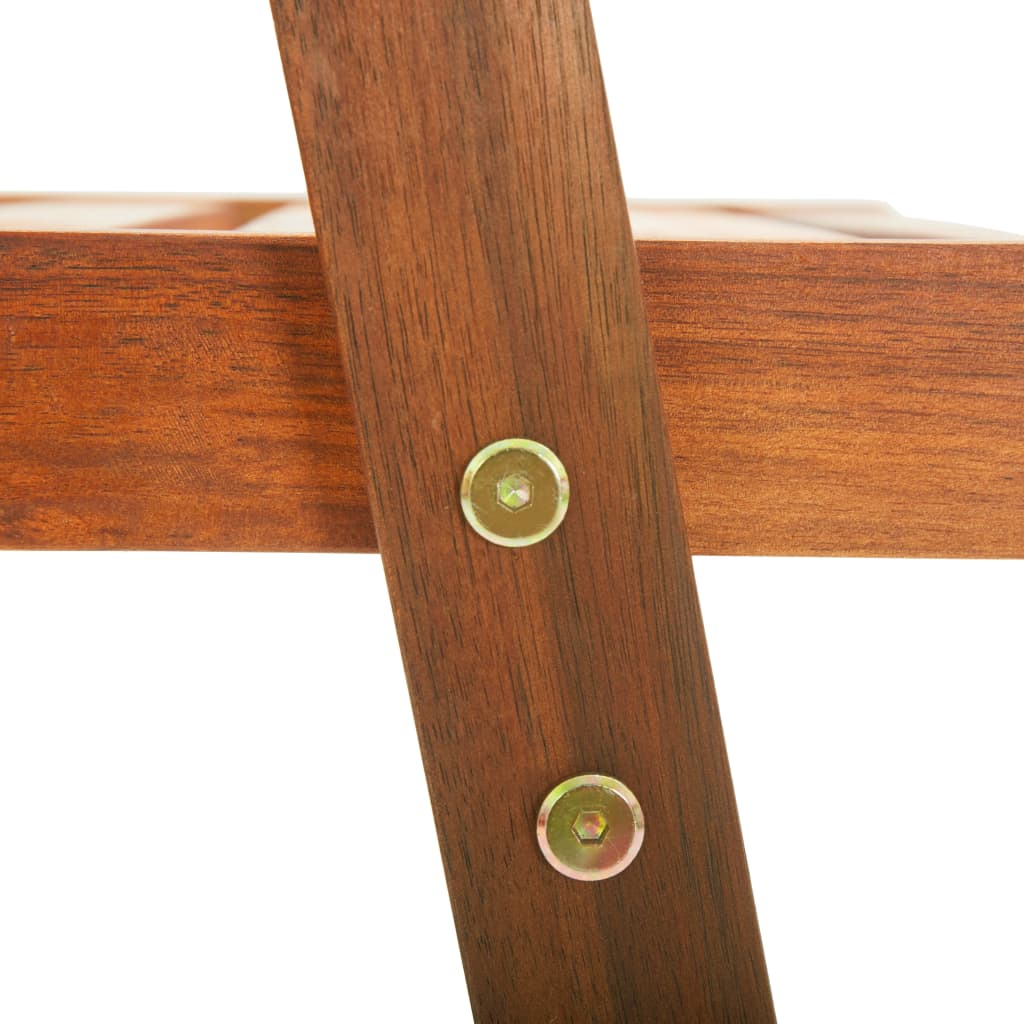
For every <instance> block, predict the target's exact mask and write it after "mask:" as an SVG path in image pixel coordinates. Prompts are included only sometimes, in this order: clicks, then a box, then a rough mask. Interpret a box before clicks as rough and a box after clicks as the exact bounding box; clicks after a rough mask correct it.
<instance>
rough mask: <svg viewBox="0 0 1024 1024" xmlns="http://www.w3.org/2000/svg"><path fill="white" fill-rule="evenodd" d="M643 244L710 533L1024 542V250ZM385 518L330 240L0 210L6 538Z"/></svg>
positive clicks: (66, 540)
mask: <svg viewBox="0 0 1024 1024" xmlns="http://www.w3.org/2000/svg"><path fill="white" fill-rule="evenodd" d="M638 253H639V257H640V266H641V271H642V274H643V280H644V289H645V298H646V302H647V309H648V314H649V317H650V321H651V331H652V335H653V337H654V340H655V342H656V346H657V349H656V356H657V366H658V372H659V384H660V387H661V391H662V394H663V396H664V400H665V404H666V407H667V411H668V416H669V430H670V436H671V440H672V447H673V451H674V454H675V465H676V471H677V476H678V480H679V487H680V490H681V493H682V496H683V500H684V503H685V508H686V510H687V523H688V526H689V530H690V537H691V543H692V546H693V550H694V551H695V552H697V553H699V554H779V555H794V554H795V555H843V554H854V555H879V556H900V555H915V556H927V557H975V558H1021V557H1024V476H1022V473H1021V469H1020V467H1021V466H1022V465H1024V402H1021V401H1019V397H1018V396H1019V394H1020V387H1021V381H1024V294H1022V287H1021V282H1022V281H1024V247H1021V246H1019V245H1013V244H1010V245H988V244H974V243H968V244H957V243H949V244H942V245H936V244H928V243H886V244H881V245H868V244H864V243H853V244H811V243H801V244H783V243H772V244H749V243H735V242H732V243H685V244H682V243H661V244H650V243H643V242H641V243H640V244H639V245H638ZM687 410H690V411H689V412H687ZM375 543H376V542H375V538H374V532H373V527H372V524H371V521H370V514H369V509H368V505H367V497H366V485H365V479H364V476H363V470H362V464H361V461H360V458H359V454H358V449H357V446H356V441H355V431H354V425H353V421H352V413H351V407H350V403H349V397H348V389H347V385H346V384H345V375H344V372H343V370H342V369H341V367H340V359H339V356H338V354H337V352H336V343H335V340H334V328H333V318H332V316H331V313H330V310H329V307H328V304H327V300H326V296H325V294H324V286H323V277H322V272H321V270H320V268H319V265H318V262H317V253H316V248H315V244H314V242H313V240H312V239H308V238H307V239H287V238H280V239H272V238H258V237H254V238H244V237H238V236H236V235H221V236H210V237H206V236H202V235H196V236H186V235H117V234H115V235H104V234H95V235H60V234H38V235H27V234H2V233H0V546H3V547H8V548H11V547H14V548H19V547H21V548H157V549H160V548H185V549H198V550H204V549H214V550H268V551H278V550H283V551H368V550H374V549H375Z"/></svg>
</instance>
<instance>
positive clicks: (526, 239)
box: [274, 0, 774, 1022]
mask: <svg viewBox="0 0 1024 1024" xmlns="http://www.w3.org/2000/svg"><path fill="white" fill-rule="evenodd" d="M274 12H275V18H276V21H277V28H278V35H279V40H280V43H281V49H282V55H283V58H284V65H285V72H286V77H287V79H288V83H289V92H290V95H291V99H292V104H293V109H294V113H295V119H296V123H297V126H298V131H299V138H300V144H301V148H302V150H303V157H304V162H305V166H306V170H307V177H308V182H309V186H310V194H311V200H312V206H313V213H314V218H315V220H316V222H317V228H318V235H319V238H320V243H321V252H322V255H323V259H324V262H325V267H326V268H327V271H326V279H327V289H328V294H329V296H330V298H331V301H332V305H333V306H334V308H335V309H336V310H337V312H338V321H339V323H338V326H339V328H340V335H341V338H342V347H343V350H344V352H345V354H346V356H347V359H348V369H349V376H350V380H351V383H352V393H353V397H354V408H355V410H356V416H357V422H358V426H359V432H360V435H361V438H362V442H363V450H364V453H365V455H366V457H367V464H368V466H369V469H370V472H369V483H370V489H369V490H370V504H371V508H372V510H373V515H374V520H375V522H376V527H377V534H378V538H379V541H380V547H381V553H382V556H383V559H384V565H385V569H386V572H387V575H388V581H389V587H390V591H391V595H392V601H393V606H394V611H395V618H396V624H397V628H398V635H399V638H400V641H401V644H402V649H403V655H404V659H405V665H406V671H407V675H408V679H409V687H410V693H411V696H412V701H413V706H414V710H415V713H416V718H417V724H418V729H419V735H420V741H421V746H422V750H423V757H424V764H425V768H426V774H427V779H428V783H429V786H430V791H431V796H432V800H433V804H434V810H435V816H436V821H437V826H438V833H439V837H440V842H441V848H442V853H443V858H444V863H445V867H446V871H447V876H448V883H449V891H450V896H451V901H452V907H453V911H454V915H455V921H456V926H457V930H458V933H459V938H460V943H461V948H462V954H463V960H464V963H465V968H466V975H467V981H468V985H469V991H470V998H471V1002H472V1004H473V1008H474V1012H475V1014H476V1017H477V1019H479V1020H481V1021H530V1022H538V1021H545V1022H547V1021H559V1022H568V1021H637V1022H640V1021H643V1022H655V1021H674V1022H681V1021H703V1022H707V1021H726V1020H728V1021H751V1022H754V1021H756V1022H763V1021H771V1020H773V1019H774V1016H773V1012H772V1007H771V998H770V994H769V989H768V980H767V974H766V971H765V966H764V959H763V955H762V951H761V944H760V938H759V934H758V928H757V921H756V917H755V913H754V904H753V898H752V895H751V891H750V883H749V878H748V874H747V868H746V863H745V859H744V854H743V845H742V840H741V837H740V829H739V822H738V819H737V815H736V809H735V804H734V800H733V796H732V789H731V782H730V778H729V769H728V764H727V762H726V757H725V749H724V743H723V739H722V733H721V726H720V723H719V718H718V711H717V707H716V702H715V696H714V688H713V684H712V680H711V673H710V669H709V665H708V659H707V652H706V649H705V643H704V637H703V628H702V625H701V620H700V612H699V608H698V605H697V599H696V592H695V588H694V583H693V576H692V572H691V567H690V560H689V555H688V552H687V548H686V542H685V534H684V530H683V522H682V517H681V513H680V509H679V500H678V497H677V494H676V488H675V480H674V474H673V471H672V463H671V458H670V453H669V448H668V444H667V436H666V433H665V429H664V424H663V420H662V414H661V408H660V403H659V399H658V392H657V383H656V380H655V376H654V366H653V360H652V356H651V347H650V343H649V341H648V337H647V327H646V316H645V312H644V308H643V300H642V294H641V286H640V278H639V273H638V268H637V262H636V255H635V250H634V247H633V244H632V239H631V236H630V230H629V224H628V220H627V215H626V206H625V199H624V196H623V194H622V189H621V183H620V181H619V175H618V165H617V161H616V158H615V151H614V145H613V140H612V134H611V128H610V124H609V120H608V113H607V108H606V104H605V99H604V92H603V88H602V85H601V79H600V70H599V66H598V61H597V52H596V48H595V43H594V38H593V33H592V28H591V24H590V18H589V12H588V11H587V8H586V5H585V4H581V3H572V4H565V3H561V2H557V3H556V2H537V3H535V4H529V5H527V4H519V3H514V2H497V0H473V2H459V3H455V2H438V3H431V4H418V5H409V4H406V3H399V2H398V0H384V2H381V0H373V2H371V0H348V2H346V3H344V4H336V3H333V2H329V0H301V2H299V0H276V2H275V3H274ZM511 435H520V436H528V437H533V438H535V439H537V440H539V441H542V442H544V443H546V444H549V445H550V446H551V447H552V448H554V450H555V451H556V452H558V453H559V454H560V456H561V457H562V458H563V459H564V461H565V463H566V465H567V467H568V470H569V473H570V477H571V480H572V487H573V499H572V504H571V507H570V510H569V515H568V517H567V519H566V521H565V523H564V525H563V527H562V528H561V529H560V530H559V531H558V532H556V534H554V535H553V536H552V537H551V538H550V539H549V540H548V541H547V542H545V543H543V544H540V545H537V546H535V547H531V548H526V549H521V550H508V549H503V548H498V547H495V546H492V545H489V544H487V543H486V542H485V541H483V540H481V539H480V538H479V537H477V536H476V535H475V534H474V533H472V532H471V531H470V530H469V528H468V527H467V525H466V524H465V522H463V520H462V517H461V513H460V510H459V504H458V483H459V478H460V476H461V473H462V470H463V468H464V467H465V465H466V463H467V462H468V461H469V459H470V457H471V456H472V455H473V454H474V453H475V452H476V451H477V450H478V449H479V448H481V447H482V446H483V445H484V444H486V443H488V442H490V441H492V440H495V439H497V438H500V437H504V436H511ZM588 770H601V771H607V772H609V773H611V774H614V775H617V776H619V777H621V778H622V779H623V780H624V781H626V783H627V784H628V785H630V786H631V787H632V788H634V790H635V792H636V793H637V795H638V796H639V798H640V800H641V802H642V804H643V806H644V810H645V813H646V816H647V821H648V834H647V839H646V843H645V847H644V849H643V851H642V853H641V855H640V857H639V859H638V860H637V862H636V863H635V864H634V865H633V866H632V867H631V868H630V869H629V870H627V871H626V872H625V873H624V874H622V875H620V876H618V877H616V878H614V879H611V880H608V881H605V882H602V883H599V884H593V885H587V884H583V883H579V882H573V881H570V880H568V879H566V878H563V877H562V876H560V875H558V874H557V873H555V872H554V871H553V870H552V869H551V868H550V867H548V866H547V865H546V864H545V862H544V861H543V859H542V858H541V855H540V852H539V850H538V848H537V845H536V841H535V838H534V821H535V816H536V812H537V808H538V806H539V804H540V801H541V799H542V797H543V796H544V794H545V792H546V791H547V790H548V789H549V788H550V787H551V786H552V785H554V784H555V783H556V782H558V781H560V780H561V779H562V778H564V777H566V776H569V775H572V774H576V773H578V772H581V771H588Z"/></svg>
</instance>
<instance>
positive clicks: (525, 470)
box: [461, 437, 569, 548]
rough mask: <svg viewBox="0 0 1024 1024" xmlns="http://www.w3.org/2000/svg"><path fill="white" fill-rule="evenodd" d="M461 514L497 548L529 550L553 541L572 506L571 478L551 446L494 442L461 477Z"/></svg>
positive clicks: (513, 439)
mask: <svg viewBox="0 0 1024 1024" xmlns="http://www.w3.org/2000/svg"><path fill="white" fill-rule="evenodd" d="M461 497H462V511H463V514H464V515H465V517H466V521H467V522H468V523H469V525H470V526H471V527H473V529H474V530H475V531H476V532H477V533H478V534H480V536H481V537H484V538H486V539H487V540H489V541H490V542H491V543H492V544H500V545H502V546H503V547H508V548H522V547H528V546H529V545H530V544H536V543H538V541H542V540H544V538H545V537H549V536H550V535H551V534H552V533H553V532H554V531H555V530H556V529H558V526H559V525H560V524H561V522H562V520H563V519H564V518H565V513H566V510H567V509H568V507H569V478H568V475H567V474H566V471H565V466H563V465H562V463H561V461H560V460H559V458H558V456H557V455H555V453H554V452H553V451H552V450H551V449H550V448H548V447H547V446H546V445H543V444H540V443H539V442H538V441H531V440H529V439H528V438H523V437H509V438H505V439H504V440H502V441H495V442H494V443H493V444H489V445H488V446H487V447H486V448H483V449H482V450H481V451H479V452H477V454H476V455H474V456H473V458H472V460H471V461H470V463H469V465H468V466H467V467H466V472H465V473H464V474H463V476H462V492H461Z"/></svg>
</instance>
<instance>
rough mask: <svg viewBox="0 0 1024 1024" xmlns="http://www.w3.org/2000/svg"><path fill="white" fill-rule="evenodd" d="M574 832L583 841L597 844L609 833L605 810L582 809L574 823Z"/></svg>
mask: <svg viewBox="0 0 1024 1024" xmlns="http://www.w3.org/2000/svg"><path fill="white" fill-rule="evenodd" d="M572 834H573V835H574V836H575V837H576V838H577V839H578V840H579V841H580V842H581V843H593V844H594V845H596V844H598V843H600V842H603V840H604V837H605V836H606V835H607V834H608V819H607V818H606V817H605V816H604V812H603V811H580V813H579V814H577V815H576V820H575V821H574V822H573V823H572Z"/></svg>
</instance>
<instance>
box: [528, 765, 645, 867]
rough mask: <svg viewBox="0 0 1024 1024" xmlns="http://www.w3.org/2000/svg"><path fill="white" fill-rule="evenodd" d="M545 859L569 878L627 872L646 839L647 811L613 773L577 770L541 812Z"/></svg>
mask: <svg viewBox="0 0 1024 1024" xmlns="http://www.w3.org/2000/svg"><path fill="white" fill-rule="evenodd" d="M537 841H538V842H539V843H540V848H541V852H542V853H543V854H544V857H545V859H546V860H547V862H548V863H549V864H550V865H551V866H552V867H553V868H554V869H555V870H556V871H560V872H561V873H562V874H563V875H566V876H568V877H569V878H575V879H578V880H580V881H584V882H597V881H600V880H601V879H602V878H611V877H612V876H613V875H617V874H618V873H619V872H620V871H625V869H626V868H627V867H629V865H630V864H632V863H633V860H634V859H635V857H636V855H637V854H638V853H639V852H640V846H641V844H642V843H643V841H644V815H643V811H642V810H641V809H640V803H639V802H638V801H637V798H636V797H635V796H634V795H633V793H632V792H631V791H630V790H629V788H628V787H627V786H626V785H625V784H623V783H622V782H620V781H619V780H618V779H613V778H612V777H611V776H610V775H576V776H574V777H573V778H571V779H566V780H565V782H562V783H559V785H557V786H555V788H554V789H553V790H551V792H550V793H548V795H547V797H545V799H544V803H543V804H541V808H540V813H539V814H538V815H537Z"/></svg>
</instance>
